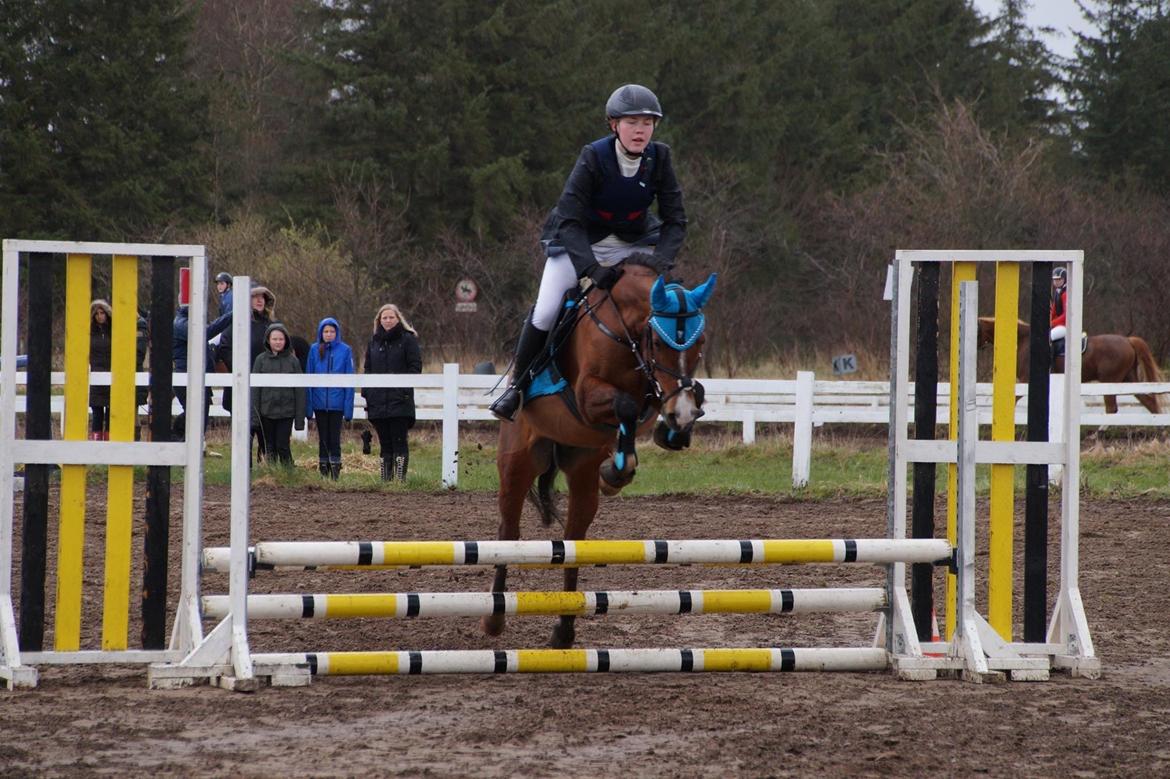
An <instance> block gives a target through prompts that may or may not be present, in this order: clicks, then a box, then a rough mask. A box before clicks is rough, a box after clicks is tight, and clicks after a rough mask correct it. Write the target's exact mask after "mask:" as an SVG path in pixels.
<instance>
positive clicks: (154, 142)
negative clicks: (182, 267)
mask: <svg viewBox="0 0 1170 779" xmlns="http://www.w3.org/2000/svg"><path fill="white" fill-rule="evenodd" d="M0 17H2V18H4V19H5V20H6V22H9V21H11V22H12V23H6V24H5V26H4V42H3V50H4V53H3V55H2V57H3V59H2V60H0V68H2V69H3V70H2V72H0V110H2V111H3V116H4V122H3V125H2V126H0V159H3V161H4V163H3V164H4V171H3V174H4V175H3V176H0V232H2V233H3V234H4V235H5V236H22V237H63V238H71V239H76V240H95V239H110V240H118V239H125V238H141V237H147V236H149V235H152V234H158V231H160V230H161V229H163V228H165V227H166V226H168V225H172V224H175V223H178V222H181V221H183V220H184V219H185V218H194V217H198V216H202V215H203V210H202V205H203V203H204V201H205V195H206V191H207V178H206V168H205V166H204V164H203V158H202V156H201V148H200V143H201V140H202V138H203V137H204V130H203V127H204V117H205V111H204V102H203V100H202V97H201V93H200V91H199V89H198V87H197V85H195V84H194V83H193V82H192V81H191V80H190V79H189V78H188V77H187V75H186V73H185V66H186V60H185V57H186V46H187V40H188V38H187V36H188V32H189V29H190V17H189V13H188V11H187V9H186V4H185V3H183V2H181V1H180V0H95V1H94V2H87V3H75V2H71V1H70V0H0Z"/></svg>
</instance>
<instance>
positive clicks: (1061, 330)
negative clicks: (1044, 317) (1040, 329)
mask: <svg viewBox="0 0 1170 779" xmlns="http://www.w3.org/2000/svg"><path fill="white" fill-rule="evenodd" d="M1067 333H1068V328H1067V327H1065V326H1064V325H1057V326H1056V327H1054V328H1052V332H1051V333H1049V334H1048V340H1049V341H1059V340H1060V339H1061V338H1064V336H1065V335H1066V334H1067Z"/></svg>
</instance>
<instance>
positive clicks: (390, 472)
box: [382, 456, 394, 481]
mask: <svg viewBox="0 0 1170 779" xmlns="http://www.w3.org/2000/svg"><path fill="white" fill-rule="evenodd" d="M393 478H394V459H393V458H392V457H390V456H386V457H383V458H382V481H391V480H392V479H393Z"/></svg>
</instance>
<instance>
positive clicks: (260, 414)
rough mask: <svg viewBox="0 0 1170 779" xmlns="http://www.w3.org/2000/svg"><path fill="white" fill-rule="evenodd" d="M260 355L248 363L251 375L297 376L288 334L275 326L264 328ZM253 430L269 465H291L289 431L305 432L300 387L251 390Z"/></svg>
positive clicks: (297, 372)
mask: <svg viewBox="0 0 1170 779" xmlns="http://www.w3.org/2000/svg"><path fill="white" fill-rule="evenodd" d="M264 345H265V348H264V351H262V352H261V353H260V354H259V355H257V356H256V360H255V362H253V363H252V373H257V374H259V373H296V374H299V373H301V362H300V360H298V359H297V356H296V355H295V354H294V353H293V350H292V347H291V341H290V339H289V336H288V330H286V329H285V328H284V325H282V324H280V323H279V322H274V323H273V324H271V325H269V326H268V329H267V330H266V332H265V336H264ZM252 418H253V427H258V428H260V443H261V445H262V446H263V448H264V457H265V458H266V459H267V460H268V462H269V463H279V464H281V465H292V462H293V459H292V447H291V445H290V439H291V438H292V431H293V427H294V426H295V427H296V429H297V430H303V429H304V428H305V388H304V387H252Z"/></svg>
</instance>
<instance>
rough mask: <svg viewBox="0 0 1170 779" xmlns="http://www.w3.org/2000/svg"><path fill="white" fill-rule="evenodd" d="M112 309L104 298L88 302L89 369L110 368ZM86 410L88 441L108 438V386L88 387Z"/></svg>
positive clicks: (100, 369)
mask: <svg viewBox="0 0 1170 779" xmlns="http://www.w3.org/2000/svg"><path fill="white" fill-rule="evenodd" d="M112 329H113V310H112V309H111V308H110V304H109V303H107V302H106V301H104V300H95V301H93V302H92V303H90V304H89V369H90V370H91V371H108V370H109V369H110V354H111V343H110V333H111V330H112ZM89 409H90V411H91V412H92V415H93V418H92V426H91V427H90V434H89V439H90V440H91V441H108V440H109V438H110V385H108V384H106V385H104V386H91V387H90V388H89Z"/></svg>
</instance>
